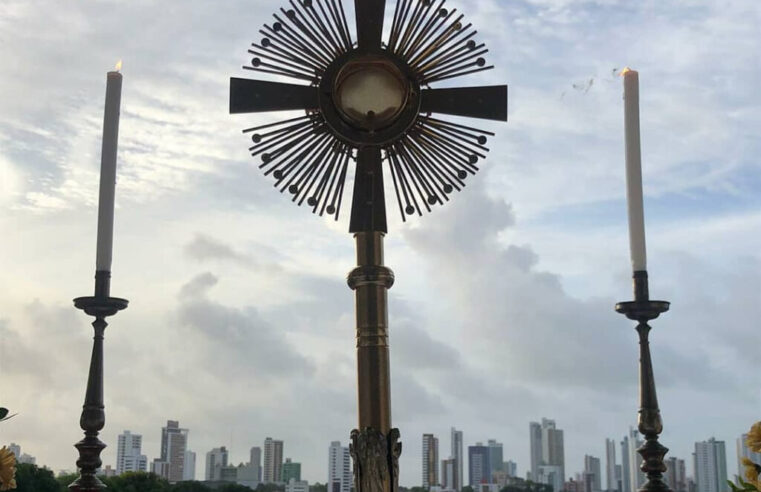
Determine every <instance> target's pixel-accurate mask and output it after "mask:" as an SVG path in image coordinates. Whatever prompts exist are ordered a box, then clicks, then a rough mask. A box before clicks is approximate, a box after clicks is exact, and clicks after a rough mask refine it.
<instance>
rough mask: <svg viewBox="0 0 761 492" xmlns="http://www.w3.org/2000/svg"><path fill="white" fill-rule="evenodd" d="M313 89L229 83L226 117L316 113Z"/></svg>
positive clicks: (258, 82) (260, 82)
mask: <svg viewBox="0 0 761 492" xmlns="http://www.w3.org/2000/svg"><path fill="white" fill-rule="evenodd" d="M318 107H319V102H318V93H317V88H316V87H313V86H309V85H298V84H284V83H282V82H266V81H263V80H251V79H240V78H236V77H232V78H231V79H230V113H231V114H238V113H259V112H265V111H286V110H299V109H302V110H306V109H317V108H318Z"/></svg>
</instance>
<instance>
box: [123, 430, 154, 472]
mask: <svg viewBox="0 0 761 492" xmlns="http://www.w3.org/2000/svg"><path fill="white" fill-rule="evenodd" d="M142 443H143V436H141V435H140V434H132V433H131V432H130V431H128V430H125V431H124V432H123V433H122V434H119V437H118V439H117V445H116V474H117V475H121V474H122V473H125V472H144V471H147V469H148V458H146V457H145V455H144V454H142V452H141V447H142Z"/></svg>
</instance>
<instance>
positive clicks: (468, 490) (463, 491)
mask: <svg viewBox="0 0 761 492" xmlns="http://www.w3.org/2000/svg"><path fill="white" fill-rule="evenodd" d="M460 492H473V487H471V486H470V485H466V486H465V487H463V488H462V489H461V490H460Z"/></svg>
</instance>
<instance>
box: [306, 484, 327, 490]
mask: <svg viewBox="0 0 761 492" xmlns="http://www.w3.org/2000/svg"><path fill="white" fill-rule="evenodd" d="M309 492H328V484H327V483H320V482H315V483H313V484H312V485H310V486H309Z"/></svg>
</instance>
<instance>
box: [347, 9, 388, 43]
mask: <svg viewBox="0 0 761 492" xmlns="http://www.w3.org/2000/svg"><path fill="white" fill-rule="evenodd" d="M354 10H355V12H356V16H357V44H358V45H359V47H360V48H363V49H371V50H372V49H380V47H381V37H382V35H383V16H384V14H385V11H386V0H354Z"/></svg>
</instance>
